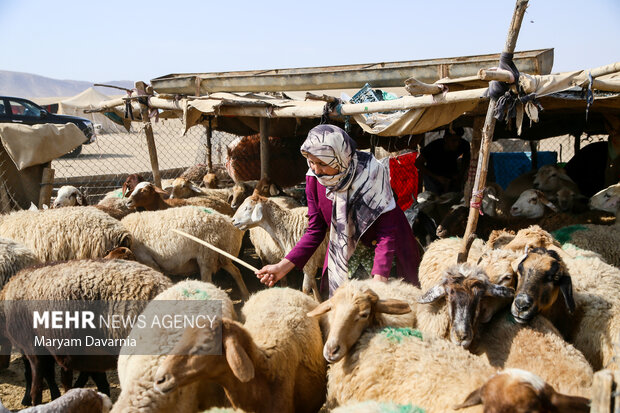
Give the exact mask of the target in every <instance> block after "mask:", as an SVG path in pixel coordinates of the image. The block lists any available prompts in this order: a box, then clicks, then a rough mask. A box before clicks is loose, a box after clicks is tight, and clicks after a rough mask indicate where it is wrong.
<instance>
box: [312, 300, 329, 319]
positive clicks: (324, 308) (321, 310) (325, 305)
mask: <svg viewBox="0 0 620 413" xmlns="http://www.w3.org/2000/svg"><path fill="white" fill-rule="evenodd" d="M331 309H332V303H331V301H330V300H327V301H323V302H322V303H321V304H319V305H317V306H316V307H315V308H314V310H312V311H310V312H309V313H308V314H306V315H307V316H308V317H317V316H320V315H323V314H325V313H326V312H328V311H329V310H331Z"/></svg>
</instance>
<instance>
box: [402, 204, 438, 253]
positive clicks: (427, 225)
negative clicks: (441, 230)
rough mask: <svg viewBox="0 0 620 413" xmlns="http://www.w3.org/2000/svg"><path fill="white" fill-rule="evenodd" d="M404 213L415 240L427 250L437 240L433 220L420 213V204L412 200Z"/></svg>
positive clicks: (422, 212) (435, 225)
mask: <svg viewBox="0 0 620 413" xmlns="http://www.w3.org/2000/svg"><path fill="white" fill-rule="evenodd" d="M404 213H405V217H406V218H407V222H409V226H410V227H411V230H412V231H413V233H414V234H415V237H416V240H418V242H419V243H420V245H422V248H424V249H425V248H427V247H428V246H429V245H430V243H431V242H433V241H435V240H436V239H437V235H436V233H437V224H436V223H435V220H433V219H432V218H431V217H429V216H428V215H426V213H425V212H424V211H422V204H420V203H418V202H417V201H416V200H415V199H414V200H413V203H412V204H411V206H410V207H409V208H407V209H406V210H405V211H404ZM420 255H422V254H420Z"/></svg>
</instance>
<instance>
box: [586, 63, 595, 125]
mask: <svg viewBox="0 0 620 413" xmlns="http://www.w3.org/2000/svg"><path fill="white" fill-rule="evenodd" d="M588 80H589V82H590V83H589V84H588V87H587V88H586V122H587V121H588V112H589V111H590V106H592V103H594V93H593V92H592V83H594V79H592V72H588Z"/></svg>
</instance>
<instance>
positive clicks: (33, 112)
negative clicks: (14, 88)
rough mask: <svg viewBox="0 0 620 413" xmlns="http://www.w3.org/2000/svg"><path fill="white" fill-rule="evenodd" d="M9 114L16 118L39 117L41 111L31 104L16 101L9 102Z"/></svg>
mask: <svg viewBox="0 0 620 413" xmlns="http://www.w3.org/2000/svg"><path fill="white" fill-rule="evenodd" d="M9 105H11V113H12V114H13V115H16V116H28V117H36V118H40V117H41V109H39V108H38V107H36V106H34V105H33V104H31V103H28V102H24V101H17V100H9Z"/></svg>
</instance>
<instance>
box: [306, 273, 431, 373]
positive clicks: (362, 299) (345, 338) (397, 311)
mask: <svg viewBox="0 0 620 413" xmlns="http://www.w3.org/2000/svg"><path fill="white" fill-rule="evenodd" d="M420 296H421V291H420V289H419V288H417V287H416V286H414V285H411V284H409V283H407V282H405V281H403V280H398V279H392V280H390V281H388V282H387V283H384V282H381V281H375V280H350V281H348V282H346V283H344V284H342V285H341V286H340V287H338V289H336V291H335V292H334V295H333V296H332V297H331V298H330V299H328V300H326V301H324V302H322V303H321V304H320V305H319V306H318V307H316V308H315V309H314V310H313V311H311V312H310V313H308V316H311V317H316V316H320V315H323V314H327V320H326V321H327V324H328V329H329V333H328V334H327V338H326V340H325V345H324V346H323V357H325V360H327V361H329V362H330V363H334V362H337V361H338V360H340V359H342V357H344V356H345V355H346V354H347V352H348V351H349V350H350V349H351V347H352V346H353V345H354V344H355V342H356V341H357V340H358V339H359V337H360V335H361V334H362V332H363V331H364V330H365V329H367V328H377V327H385V326H391V327H415V326H416V309H417V306H418V303H417V301H418V299H419V298H420Z"/></svg>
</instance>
